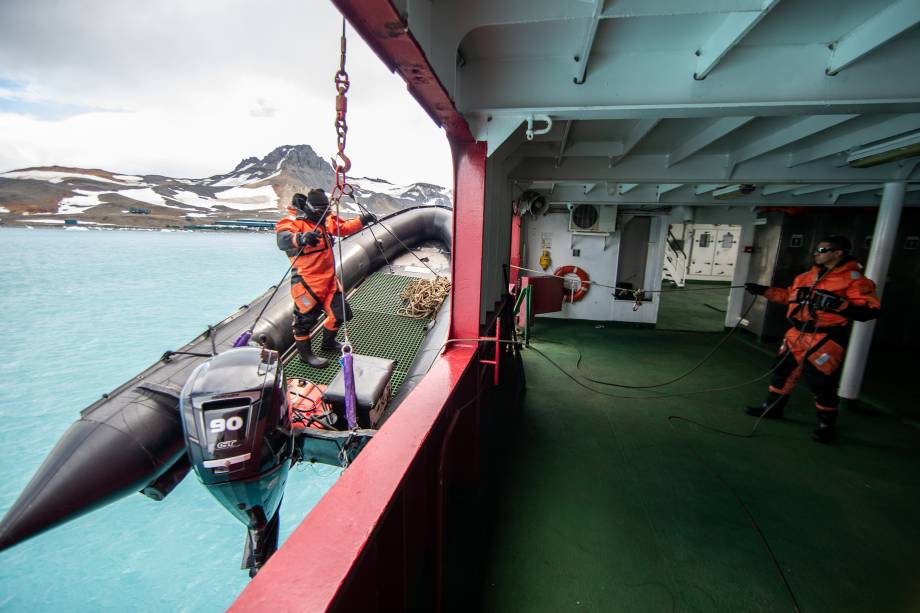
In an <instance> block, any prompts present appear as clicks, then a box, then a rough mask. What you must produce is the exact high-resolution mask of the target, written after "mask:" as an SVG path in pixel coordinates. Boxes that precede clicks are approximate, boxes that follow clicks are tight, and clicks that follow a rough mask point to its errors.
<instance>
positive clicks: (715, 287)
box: [509, 264, 744, 294]
mask: <svg viewBox="0 0 920 613" xmlns="http://www.w3.org/2000/svg"><path fill="white" fill-rule="evenodd" d="M509 266H511V268H516V269H518V270H523V271H526V272H535V273H537V274H540V275H543V276H546V277H558V278H560V279H564V278H565V276H564V275H557V274H553V273H548V272H546V271H545V270H535V269H533V268H524V267H523V266H515V265H514V264H510V265H509ZM586 285H596V286H598V287H606V288H608V289H615V290H619V291H622V292H629V293H635V292H641V293H644V294H667V293H669V292H711V291H715V290H726V289H740V288H743V287H744V286H743V285H712V286H708V287H692V288H689V289H687V288H679V289H677V288H675V289H634V288H631V287H619V286H617V285H607V284H605V283H598V282H597V281H588V282H587V283H586Z"/></svg>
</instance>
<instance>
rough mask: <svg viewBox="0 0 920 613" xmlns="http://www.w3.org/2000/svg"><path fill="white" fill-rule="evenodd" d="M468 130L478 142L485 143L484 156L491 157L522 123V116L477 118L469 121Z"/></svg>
mask: <svg viewBox="0 0 920 613" xmlns="http://www.w3.org/2000/svg"><path fill="white" fill-rule="evenodd" d="M469 123H470V128H471V130H472V132H473V136H474V137H475V138H476V140H478V141H486V142H487V143H488V144H487V146H486V149H487V151H486V155H489V156H491V155H492V154H493V153H495V151H496V150H497V149H498V148H499V147H501V146H502V144H503V143H504V142H505V141H507V140H508V138H510V137H511V135H512V134H514V132H515V130H517V129H518V128H519V127H521V124H523V123H524V118H523V117H522V116H515V115H502V116H498V117H491V116H489V117H485V116H482V117H478V118H477V120H476V121H471V122H469Z"/></svg>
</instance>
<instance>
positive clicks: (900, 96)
mask: <svg viewBox="0 0 920 613" xmlns="http://www.w3.org/2000/svg"><path fill="white" fill-rule="evenodd" d="M907 42H910V41H907ZM900 48H903V49H904V52H902V53H897V54H890V57H889V56H886V63H885V69H884V70H879V69H878V67H877V66H876V65H874V64H873V63H872V62H860V63H857V64H855V65H854V66H852V67H851V68H850V69H849V70H847V78H846V79H829V78H822V79H821V83H820V87H816V85H815V74H816V73H817V74H819V75H820V74H822V73H823V72H824V68H825V66H826V64H827V48H826V47H825V46H824V45H821V44H811V45H774V46H757V47H747V46H744V45H742V46H741V47H739V48H737V49H735V51H733V52H732V56H733V58H735V59H736V60H737V61H731V62H723V63H722V64H720V66H719V72H718V76H719V79H718V82H717V83H714V82H705V81H704V82H702V83H701V82H697V81H694V80H692V79H689V78H687V76H688V75H687V70H692V63H688V60H687V58H686V55H687V52H686V50H680V49H675V50H671V49H667V48H664V49H661V50H660V51H656V52H655V54H654V65H655V71H654V74H653V75H651V76H650V74H649V72H648V71H647V70H645V69H643V66H644V65H645V64H644V62H647V61H651V58H649V59H647V60H642V59H637V58H624V57H620V56H613V55H607V54H605V53H602V52H601V51H600V49H599V48H595V50H594V53H593V55H592V58H591V79H590V80H588V81H585V83H584V84H583V85H575V84H574V83H572V67H571V62H572V58H571V56H570V55H568V54H565V55H559V56H550V57H539V58H537V57H529V56H528V57H485V58H475V59H468V60H467V62H466V64H465V65H464V66H463V67H462V68H461V69H459V70H458V69H456V68H455V67H453V66H452V67H451V69H450V71H449V72H445V73H444V75H445V79H446V80H447V83H448V86H449V87H450V93H451V94H452V95H453V96H454V101H455V103H456V106H457V108H458V110H459V111H460V112H461V113H464V114H469V113H481V114H485V115H493V116H497V115H527V114H530V113H534V114H541V113H542V114H547V115H550V116H551V117H553V119H554V120H562V119H579V120H582V119H584V120H587V119H625V118H631V119H638V118H654V117H667V118H678V117H714V116H718V117H725V116H744V115H753V116H770V115H772V116H777V115H784V116H789V115H798V116H801V115H826V114H833V113H863V114H868V113H873V112H880V113H898V112H913V111H916V109H917V108H918V102H920V92H918V91H917V88H916V86H915V84H914V83H915V81H916V61H915V60H914V59H913V58H914V54H911V53H909V51H910V46H909V45H901V46H900V47H899V49H900ZM691 57H692V56H691ZM535 83H549V84H552V86H550V87H535V86H534V84H535ZM771 84H782V86H781V87H780V86H772V85H771Z"/></svg>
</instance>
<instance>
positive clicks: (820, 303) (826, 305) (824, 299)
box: [812, 289, 844, 311]
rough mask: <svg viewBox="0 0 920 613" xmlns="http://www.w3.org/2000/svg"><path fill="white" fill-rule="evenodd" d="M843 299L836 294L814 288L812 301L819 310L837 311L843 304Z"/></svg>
mask: <svg viewBox="0 0 920 613" xmlns="http://www.w3.org/2000/svg"><path fill="white" fill-rule="evenodd" d="M843 301H844V299H843V298H841V297H840V296H838V295H837V294H832V293H830V292H825V291H824V290H820V289H819V290H815V295H814V298H812V302H813V303H814V305H815V308H816V309H818V310H819V311H839V310H840V307H842V306H843Z"/></svg>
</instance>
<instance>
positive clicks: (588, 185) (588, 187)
mask: <svg viewBox="0 0 920 613" xmlns="http://www.w3.org/2000/svg"><path fill="white" fill-rule="evenodd" d="M595 187H597V183H585V187H584V190H585V191H584V195H585V196H587V195H588V194H590V193H591V192H593V191H594V188H595Z"/></svg>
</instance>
